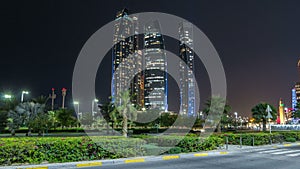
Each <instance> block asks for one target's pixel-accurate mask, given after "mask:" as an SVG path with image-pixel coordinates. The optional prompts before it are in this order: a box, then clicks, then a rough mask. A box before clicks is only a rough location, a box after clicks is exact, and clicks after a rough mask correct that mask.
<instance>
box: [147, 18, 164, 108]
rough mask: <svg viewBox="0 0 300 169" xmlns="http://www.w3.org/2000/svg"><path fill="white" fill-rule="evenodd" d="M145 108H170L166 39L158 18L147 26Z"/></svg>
mask: <svg viewBox="0 0 300 169" xmlns="http://www.w3.org/2000/svg"><path fill="white" fill-rule="evenodd" d="M144 29H145V35H144V50H145V52H144V56H145V62H144V64H145V75H144V79H145V82H144V83H145V85H144V86H145V89H144V90H145V108H146V109H158V110H161V111H167V110H168V104H167V100H168V97H167V95H168V79H167V62H166V54H165V51H164V49H165V46H164V39H163V36H162V34H161V33H160V24H159V22H158V21H157V20H155V21H151V22H148V23H147V24H146V25H145V26H144Z"/></svg>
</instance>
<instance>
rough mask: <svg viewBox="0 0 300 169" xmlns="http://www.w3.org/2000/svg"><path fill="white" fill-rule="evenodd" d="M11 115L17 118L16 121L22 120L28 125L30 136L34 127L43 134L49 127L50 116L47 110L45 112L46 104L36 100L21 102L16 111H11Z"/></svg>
mask: <svg viewBox="0 0 300 169" xmlns="http://www.w3.org/2000/svg"><path fill="white" fill-rule="evenodd" d="M13 112H15V113H13ZM11 115H12V116H10V117H12V118H16V119H15V120H16V121H19V122H20V121H22V122H23V123H24V125H25V126H27V127H28V136H29V135H30V134H31V130H32V129H34V130H38V131H39V134H41V133H42V132H44V130H45V129H46V127H47V123H48V121H47V120H48V118H47V112H45V104H40V103H34V102H24V103H20V104H19V105H18V106H17V107H16V109H15V111H11ZM18 118H20V119H18Z"/></svg>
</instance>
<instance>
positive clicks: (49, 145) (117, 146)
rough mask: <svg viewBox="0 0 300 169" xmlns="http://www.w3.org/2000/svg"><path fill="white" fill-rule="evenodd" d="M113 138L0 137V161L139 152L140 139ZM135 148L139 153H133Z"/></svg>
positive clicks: (35, 161)
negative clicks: (133, 147)
mask: <svg viewBox="0 0 300 169" xmlns="http://www.w3.org/2000/svg"><path fill="white" fill-rule="evenodd" d="M116 138H117V137H113V138H112V137H111V138H109V137H106V138H103V137H102V138H101V139H100V138H99V139H97V138H93V139H91V138H88V137H66V138H59V137H55V138H50V137H45V138H37V137H30V138H26V137H23V138H1V139H0V165H11V164H21V163H22V164H38V163H42V162H44V163H53V162H71V161H82V160H100V159H106V158H110V159H112V158H122V157H131V156H136V155H142V149H141V147H142V144H144V142H143V141H140V140H138V139H133V140H132V139H130V140H128V139H124V138H118V139H116ZM95 140H96V141H95ZM132 146H135V148H136V149H139V148H140V151H134V150H133V149H132ZM106 147H111V149H106ZM137 152H140V153H141V154H136V153H137Z"/></svg>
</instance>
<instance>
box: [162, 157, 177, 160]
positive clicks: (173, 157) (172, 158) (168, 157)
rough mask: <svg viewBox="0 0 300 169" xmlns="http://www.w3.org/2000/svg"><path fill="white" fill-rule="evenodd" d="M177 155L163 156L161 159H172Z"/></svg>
mask: <svg viewBox="0 0 300 169" xmlns="http://www.w3.org/2000/svg"><path fill="white" fill-rule="evenodd" d="M178 158H180V157H179V156H163V160H172V159H178Z"/></svg>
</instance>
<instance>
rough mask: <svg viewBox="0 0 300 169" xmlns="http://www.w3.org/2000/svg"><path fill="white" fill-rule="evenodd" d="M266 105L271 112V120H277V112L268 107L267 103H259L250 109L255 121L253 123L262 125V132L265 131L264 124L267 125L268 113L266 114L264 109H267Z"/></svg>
mask: <svg viewBox="0 0 300 169" xmlns="http://www.w3.org/2000/svg"><path fill="white" fill-rule="evenodd" d="M268 105H269V106H270V108H271V110H272V112H271V115H272V117H273V118H272V119H271V120H273V121H274V120H276V118H277V111H276V109H275V108H274V107H273V106H272V105H270V104H268V103H259V104H257V105H256V106H254V107H253V108H252V109H251V111H252V116H253V118H254V119H255V121H256V122H262V123H263V131H266V124H267V120H268V119H267V118H266V117H267V115H268V113H267V112H266V109H267V107H268Z"/></svg>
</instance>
